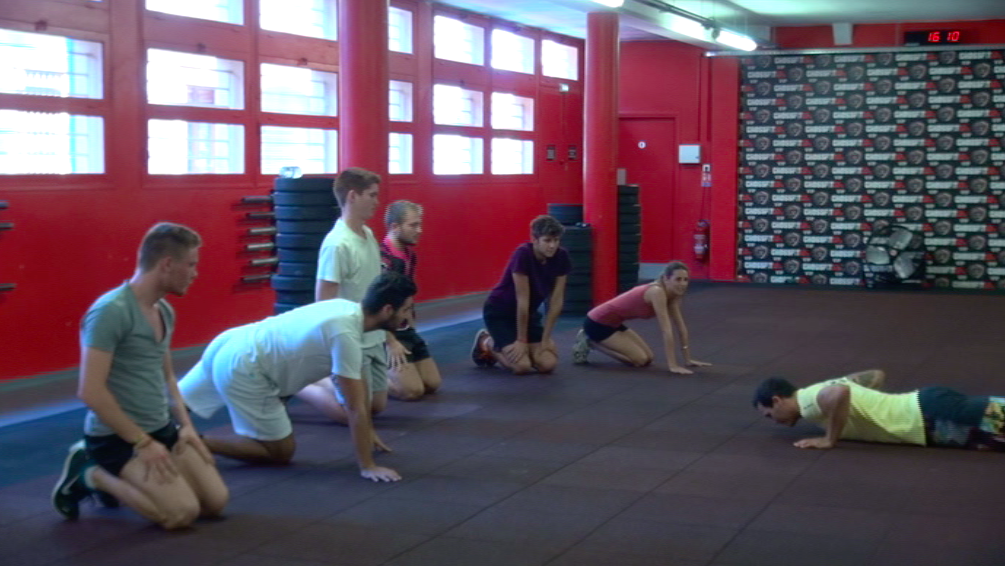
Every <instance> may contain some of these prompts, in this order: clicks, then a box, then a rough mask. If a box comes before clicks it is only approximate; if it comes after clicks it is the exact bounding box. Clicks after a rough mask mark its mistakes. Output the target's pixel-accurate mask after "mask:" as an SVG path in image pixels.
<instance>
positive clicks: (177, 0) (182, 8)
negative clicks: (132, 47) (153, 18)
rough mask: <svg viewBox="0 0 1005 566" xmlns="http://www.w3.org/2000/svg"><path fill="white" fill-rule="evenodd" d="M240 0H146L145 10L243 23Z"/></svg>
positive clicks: (242, 4) (242, 3)
mask: <svg viewBox="0 0 1005 566" xmlns="http://www.w3.org/2000/svg"><path fill="white" fill-rule="evenodd" d="M243 6H244V2H243V1H242V0H147V10H154V11H156V12H164V13H166V14H175V15H178V16H187V17H189V18H200V19H203V20H214V21H217V22H226V23H228V24H243V23H244V10H243V9H242V8H243Z"/></svg>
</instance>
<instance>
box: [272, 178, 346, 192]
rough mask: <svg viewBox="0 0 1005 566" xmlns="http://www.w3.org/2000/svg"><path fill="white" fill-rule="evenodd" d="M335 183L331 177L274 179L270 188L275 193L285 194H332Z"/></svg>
mask: <svg viewBox="0 0 1005 566" xmlns="http://www.w3.org/2000/svg"><path fill="white" fill-rule="evenodd" d="M334 183H335V179H334V178H333V177H298V178H296V179H290V178H286V177H276V180H275V181H274V182H273V184H272V188H273V189H274V190H276V191H285V192H298V193H303V192H322V191H328V192H329V193H330V192H332V185H333V184H334Z"/></svg>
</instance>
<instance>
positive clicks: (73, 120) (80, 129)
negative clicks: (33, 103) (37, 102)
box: [0, 110, 105, 175]
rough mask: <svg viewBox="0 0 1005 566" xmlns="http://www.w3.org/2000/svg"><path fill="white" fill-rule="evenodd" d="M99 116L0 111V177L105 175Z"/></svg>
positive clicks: (102, 138)
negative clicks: (17, 175) (42, 174)
mask: <svg viewBox="0 0 1005 566" xmlns="http://www.w3.org/2000/svg"><path fill="white" fill-rule="evenodd" d="M103 129H104V122H103V120H102V119H101V118H100V117H97V116H74V115H70V114H66V113H47V112H27V111H21V110H0V174H4V175H16V174H38V173H44V174H66V173H104V172H105V159H104V157H105V156H104V143H103V140H104V136H103Z"/></svg>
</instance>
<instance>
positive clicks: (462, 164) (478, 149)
mask: <svg viewBox="0 0 1005 566" xmlns="http://www.w3.org/2000/svg"><path fill="white" fill-rule="evenodd" d="M484 146H485V141H484V139H483V138H481V137H475V136H462V135H458V134H433V174H434V175H480V174H482V173H484V172H485V163H484V161H485V157H484Z"/></svg>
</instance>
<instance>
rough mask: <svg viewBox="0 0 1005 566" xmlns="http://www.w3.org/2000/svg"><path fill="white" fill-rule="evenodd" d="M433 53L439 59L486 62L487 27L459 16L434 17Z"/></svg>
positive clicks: (475, 62)
mask: <svg viewBox="0 0 1005 566" xmlns="http://www.w3.org/2000/svg"><path fill="white" fill-rule="evenodd" d="M433 55H434V56H435V57H436V58H437V59H446V60H448V61H457V62H458V63H469V64H471V65H484V64H485V28H484V27H482V26H476V25H473V24H468V23H465V22H462V21H461V20H459V19H457V18H451V17H449V16H444V15H442V14H441V15H437V16H435V17H433Z"/></svg>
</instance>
